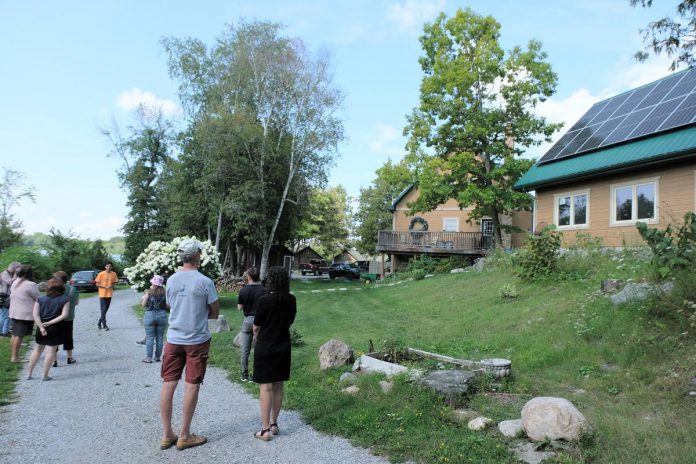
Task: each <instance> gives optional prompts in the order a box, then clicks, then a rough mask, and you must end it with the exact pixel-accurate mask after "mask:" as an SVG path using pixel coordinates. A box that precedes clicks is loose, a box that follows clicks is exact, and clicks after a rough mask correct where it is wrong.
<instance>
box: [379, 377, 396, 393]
mask: <svg viewBox="0 0 696 464" xmlns="http://www.w3.org/2000/svg"><path fill="white" fill-rule="evenodd" d="M379 386H380V387H382V393H385V394H386V393H389V392H390V391H391V389H392V387H394V383H392V382H387V381H386V380H380V381H379Z"/></svg>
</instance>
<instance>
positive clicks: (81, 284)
mask: <svg viewBox="0 0 696 464" xmlns="http://www.w3.org/2000/svg"><path fill="white" fill-rule="evenodd" d="M97 274H99V271H77V272H76V273H74V274H73V275H72V277H71V278H70V281H69V282H68V283H69V284H70V285H72V286H73V287H75V290H77V291H78V292H79V291H80V290H84V291H86V292H96V291H97V282H96V281H95V279H96V278H97Z"/></svg>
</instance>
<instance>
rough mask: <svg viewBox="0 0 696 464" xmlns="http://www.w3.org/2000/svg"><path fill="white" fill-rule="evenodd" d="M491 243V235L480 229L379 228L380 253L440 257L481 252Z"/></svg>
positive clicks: (479, 253)
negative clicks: (400, 229)
mask: <svg viewBox="0 0 696 464" xmlns="http://www.w3.org/2000/svg"><path fill="white" fill-rule="evenodd" d="M492 245H493V237H490V236H484V235H483V234H482V233H481V232H418V231H411V232H409V231H394V230H380V231H379V236H378V239H377V251H378V252H380V253H427V254H433V255H441V256H452V255H477V256H480V255H484V254H486V253H487V252H488V250H489V249H490V248H491V247H492Z"/></svg>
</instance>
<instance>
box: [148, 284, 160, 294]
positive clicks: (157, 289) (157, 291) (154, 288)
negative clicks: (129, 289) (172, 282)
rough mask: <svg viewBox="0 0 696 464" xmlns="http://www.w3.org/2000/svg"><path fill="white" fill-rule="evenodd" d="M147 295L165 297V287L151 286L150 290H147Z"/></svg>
mask: <svg viewBox="0 0 696 464" xmlns="http://www.w3.org/2000/svg"><path fill="white" fill-rule="evenodd" d="M147 294H148V295H150V296H164V287H159V286H157V285H151V286H150V288H149V289H148V290H147Z"/></svg>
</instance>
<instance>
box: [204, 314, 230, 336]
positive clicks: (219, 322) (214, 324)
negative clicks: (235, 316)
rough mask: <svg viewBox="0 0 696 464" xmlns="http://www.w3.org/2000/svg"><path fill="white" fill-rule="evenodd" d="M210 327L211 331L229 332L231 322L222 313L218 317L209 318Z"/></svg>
mask: <svg viewBox="0 0 696 464" xmlns="http://www.w3.org/2000/svg"><path fill="white" fill-rule="evenodd" d="M208 329H209V330H210V332H211V333H220V332H229V331H230V324H229V322H227V319H225V316H224V315H222V314H220V315H219V316H218V318H217V319H208Z"/></svg>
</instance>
